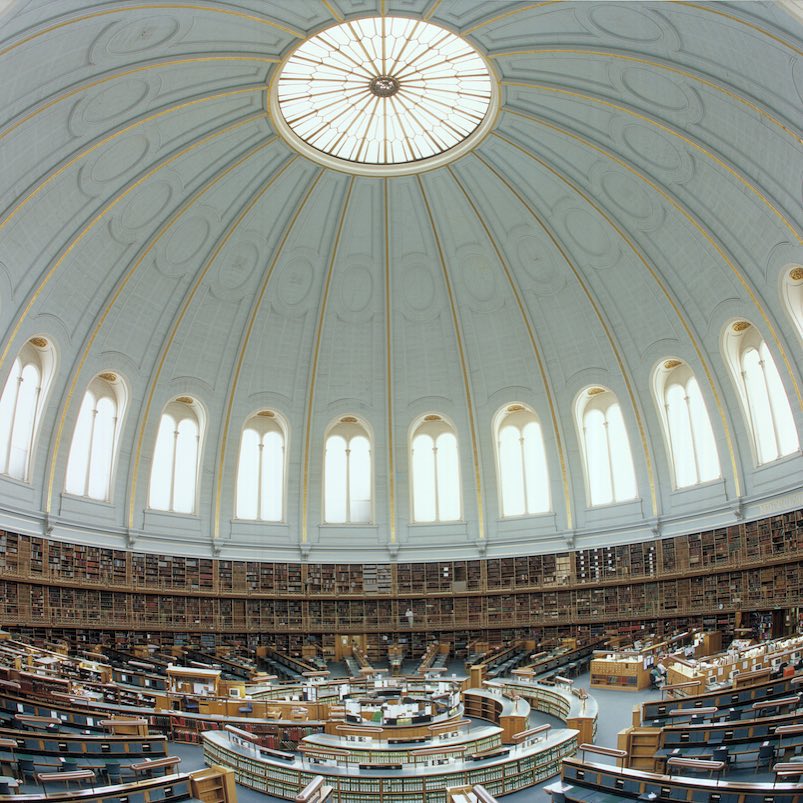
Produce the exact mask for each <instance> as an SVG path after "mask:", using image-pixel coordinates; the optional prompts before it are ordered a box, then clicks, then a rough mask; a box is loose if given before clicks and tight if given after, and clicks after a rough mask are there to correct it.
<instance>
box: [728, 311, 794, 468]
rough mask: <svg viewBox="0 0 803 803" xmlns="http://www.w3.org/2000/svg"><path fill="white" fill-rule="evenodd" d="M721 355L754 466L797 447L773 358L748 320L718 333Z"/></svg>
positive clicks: (792, 423)
mask: <svg viewBox="0 0 803 803" xmlns="http://www.w3.org/2000/svg"><path fill="white" fill-rule="evenodd" d="M722 353H723V356H724V358H725V362H726V363H727V365H728V368H729V369H730V374H731V378H732V379H733V383H734V385H735V386H736V390H737V392H738V395H739V401H740V402H741V406H742V412H743V414H744V420H745V425H746V427H747V431H748V433H749V434H750V442H751V446H752V449H753V456H754V459H755V463H756V465H763V464H765V463H771V462H772V461H773V460H778V459H779V458H781V457H784V456H785V455H788V454H792V453H793V452H796V451H797V450H798V449H799V448H800V440H799V437H798V433H797V427H796V426H795V419H794V416H793V415H792V408H791V406H790V404H789V397H788V396H787V395H786V389H785V388H784V385H783V380H782V379H781V375H780V374H779V373H778V367H777V365H776V364H775V359H774V358H773V356H772V352H771V351H770V349H769V346H768V345H767V342H766V340H764V338H763V337H762V335H761V332H759V330H758V329H757V328H756V327H755V326H754V325H753V324H752V323H750V322H749V321H744V320H742V321H733V322H731V323H729V324H728V325H727V326H725V328H724V330H723V332H722Z"/></svg>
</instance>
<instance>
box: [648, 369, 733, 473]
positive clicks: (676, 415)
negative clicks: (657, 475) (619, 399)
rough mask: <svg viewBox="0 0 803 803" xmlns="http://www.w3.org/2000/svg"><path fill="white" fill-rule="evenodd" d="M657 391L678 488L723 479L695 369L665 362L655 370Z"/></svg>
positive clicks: (657, 401) (654, 383)
mask: <svg viewBox="0 0 803 803" xmlns="http://www.w3.org/2000/svg"><path fill="white" fill-rule="evenodd" d="M653 390H654V392H655V400H656V403H657V405H658V409H659V411H660V414H661V420H662V423H663V425H664V436H665V438H666V442H667V452H668V454H669V462H670V465H671V468H672V472H673V474H674V479H675V487H676V488H688V487H689V486H690V485H699V484H700V483H701V482H708V481H709V480H715V479H717V478H718V477H720V476H721V470H720V467H719V455H718V454H717V445H716V441H715V440H714V431H713V429H712V428H711V419H710V418H709V417H708V410H707V409H706V407H705V402H704V401H703V395H702V393H701V392H700V386H699V385H698V384H697V379H695V376H694V374H693V373H692V370H691V368H690V367H689V366H688V365H687V364H686V363H684V362H682V361H681V360H675V359H671V360H665V361H664V362H663V363H661V364H660V365H659V366H658V367H657V368H656V369H655V373H654V375H653Z"/></svg>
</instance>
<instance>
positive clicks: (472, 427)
mask: <svg viewBox="0 0 803 803" xmlns="http://www.w3.org/2000/svg"><path fill="white" fill-rule="evenodd" d="M416 180H417V181H418V188H419V190H420V192H421V197H422V198H423V200H424V208H425V210H426V213H427V217H428V218H429V223H430V226H431V228H432V237H433V239H434V240H435V249H436V250H437V252H438V262H439V264H440V266H441V272H442V273H443V283H444V285H445V287H446V294H447V296H448V298H449V309H450V311H451V314H452V326H453V327H454V336H455V342H456V343H457V353H458V356H459V358H460V368H461V371H462V375H463V387H464V389H465V392H466V410H467V413H468V426H469V434H470V436H471V456H472V460H473V465H474V486H475V489H476V496H477V528H478V536H479V538H480V540H483V539H484V538H485V509H484V501H483V498H482V474H481V471H480V450H479V445H478V441H477V422H476V412H475V410H474V399H473V397H472V393H471V384H470V379H469V377H470V374H469V370H468V362H467V361H466V351H465V346H464V345H463V331H462V327H461V324H460V317H459V313H458V311H457V304H456V303H455V298H454V291H453V289H452V280H451V278H450V276H449V271H448V269H447V266H446V257H445V256H444V253H443V246H442V244H441V238H440V234H439V233H438V229H437V226H436V224H435V218H434V217H433V215H432V206H431V205H430V202H429V196H428V195H427V191H426V189H425V188H424V182H423V180H422V179H421V176H420V175H417V176H416ZM461 496H462V493H461ZM463 515H464V516H465V512H464V514H463Z"/></svg>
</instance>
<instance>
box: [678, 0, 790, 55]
mask: <svg viewBox="0 0 803 803" xmlns="http://www.w3.org/2000/svg"><path fill="white" fill-rule="evenodd" d="M671 2H673V3H675V4H676V5H679V6H688V7H689V8H695V9H697V10H698V11H706V12H708V13H709V14H717V15H718V16H720V17H725V18H726V19H729V20H731V21H732V22H738V23H739V24H740V25H746V26H747V27H748V28H752V29H753V30H754V31H756V32H758V33H760V34H763V35H764V36H768V37H769V38H770V39H772V40H774V41H775V42H777V43H778V44H779V45H783V46H784V47H788V48H789V49H790V50H793V51H794V52H795V53H797V55H798V56H803V50H801V49H800V48H799V47H795V45H793V44H792V43H791V42H787V41H786V40H785V39H783V38H782V37H780V36H777V35H776V34H774V33H772V32H771V31H768V30H767V29H766V28H762V27H761V26H759V25H756V24H755V23H753V22H748V21H747V20H743V19H742V18H741V17H737V16H735V15H734V14H728V13H727V12H725V11H720V10H719V9H718V8H716V6H715V5H714V4H712V5H707V6H703V5H700V4H699V3H690V2H687V0H671Z"/></svg>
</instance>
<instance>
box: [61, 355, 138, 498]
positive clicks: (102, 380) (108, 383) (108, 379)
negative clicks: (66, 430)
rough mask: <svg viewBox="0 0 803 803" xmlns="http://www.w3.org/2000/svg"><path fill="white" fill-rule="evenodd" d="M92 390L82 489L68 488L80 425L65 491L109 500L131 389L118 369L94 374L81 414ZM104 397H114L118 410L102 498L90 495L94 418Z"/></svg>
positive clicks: (73, 444)
mask: <svg viewBox="0 0 803 803" xmlns="http://www.w3.org/2000/svg"><path fill="white" fill-rule="evenodd" d="M90 393H91V394H92V395H93V398H94V405H93V410H92V425H91V428H90V433H89V443H88V444H87V445H86V447H85V448H86V449H87V460H86V469H85V471H84V480H83V491H82V492H78V491H75V490H66V488H67V479H68V477H69V472H70V462H71V461H72V459H73V450H74V449H75V448H76V443H75V436H76V433H77V429H74V430H73V438H72V441H71V443H70V452H69V456H68V458H67V472H66V475H65V478H64V484H65V491H66V492H67V493H69V494H72V495H74V496H81V497H86V498H87V499H95V500H96V501H101V502H108V501H111V497H112V489H113V488H114V477H115V472H116V469H117V456H118V451H119V445H120V432H121V430H122V426H123V420H124V417H125V413H126V404H127V401H128V389H127V386H126V384H125V381H124V380H123V379H122V377H120V375H119V374H117V373H116V372H114V371H103V372H101V373H100V374H98V375H97V376H95V377H93V379H92V380H91V381H90V382H89V384H88V385H87V388H86V391H85V392H84V397H83V399H82V400H81V406H80V407H79V408H78V415H79V416H80V414H81V409H82V408H83V406H84V401H85V399H86V397H87V395H88V394H90ZM104 398H107V399H111V400H112V401H113V402H114V405H115V411H114V434H113V436H112V447H111V449H112V453H111V460H110V461H109V476H108V477H107V490H106V495H105V497H104V498H103V499H100V498H99V497H96V496H90V494H89V487H90V479H91V477H92V454H93V442H94V438H95V422H96V420H97V413H98V404H99V403H100V401H101V399H104ZM77 424H78V419H77V418H76V427H77Z"/></svg>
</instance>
